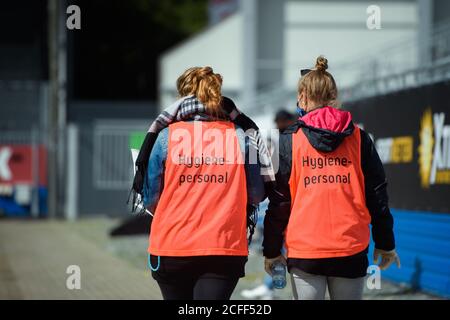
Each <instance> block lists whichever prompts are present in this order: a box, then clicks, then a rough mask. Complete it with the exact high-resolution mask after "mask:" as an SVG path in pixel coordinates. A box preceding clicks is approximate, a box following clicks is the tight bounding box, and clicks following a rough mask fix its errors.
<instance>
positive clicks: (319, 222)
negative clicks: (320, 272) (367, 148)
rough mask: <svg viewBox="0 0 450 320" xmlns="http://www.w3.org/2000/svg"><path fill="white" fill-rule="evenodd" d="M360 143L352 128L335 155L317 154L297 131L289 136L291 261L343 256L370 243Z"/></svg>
mask: <svg viewBox="0 0 450 320" xmlns="http://www.w3.org/2000/svg"><path fill="white" fill-rule="evenodd" d="M360 140H361V137H360V130H359V128H357V127H356V126H355V130H354V131H353V133H352V134H351V135H350V136H348V137H346V138H345V139H344V140H343V142H342V143H341V144H340V145H339V146H338V147H337V148H336V149H335V150H334V151H332V152H321V151H318V150H316V149H315V148H314V147H313V146H312V145H311V144H310V143H309V141H308V138H307V137H306V136H305V134H304V133H303V131H302V130H301V129H300V130H298V132H297V133H295V134H293V136H292V171H291V176H290V180H289V185H290V193H291V201H292V202H291V215H290V219H289V223H288V226H287V229H286V234H285V238H286V249H287V255H288V257H289V258H306V259H308V258H332V257H345V256H350V255H353V254H356V253H358V252H361V251H363V250H364V249H366V248H367V246H368V245H369V239H370V229H369V224H370V220H371V219H370V214H369V211H368V209H367V206H366V202H365V193H364V175H363V172H362V169H361V150H360V149H361V143H360Z"/></svg>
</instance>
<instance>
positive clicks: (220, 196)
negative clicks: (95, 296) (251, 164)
mask: <svg viewBox="0 0 450 320" xmlns="http://www.w3.org/2000/svg"><path fill="white" fill-rule="evenodd" d="M168 142H169V145H168V154H167V160H166V163H165V173H164V189H163V191H162V194H161V197H160V199H159V202H158V205H157V208H156V212H155V216H154V218H153V222H152V226H151V232H150V241H149V242H150V243H149V248H148V252H149V253H151V254H153V255H159V256H206V255H229V256H247V255H248V246H247V218H246V206H247V186H246V177H245V169H244V161H243V155H242V153H241V148H240V146H239V141H238V137H237V135H236V128H235V126H234V124H233V123H231V122H227V121H214V122H211V121H191V122H177V123H174V124H171V125H170V126H169V137H168Z"/></svg>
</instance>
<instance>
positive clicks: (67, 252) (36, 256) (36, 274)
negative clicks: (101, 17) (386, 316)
mask: <svg viewBox="0 0 450 320" xmlns="http://www.w3.org/2000/svg"><path fill="white" fill-rule="evenodd" d="M119 223H120V221H119V220H117V219H107V218H96V219H82V220H79V221H77V222H61V221H31V220H6V219H3V220H0V299H161V295H160V292H159V289H158V286H157V285H156V282H155V281H154V280H153V279H152V277H151V275H150V272H149V270H148V268H147V264H146V263H147V255H146V249H147V241H148V240H147V236H127V237H116V238H111V237H109V236H108V233H109V230H110V229H111V228H112V227H114V226H116V225H117V224H119ZM257 251H258V250H251V254H250V257H249V262H248V264H247V266H246V277H245V278H243V279H241V280H240V281H239V283H238V286H237V288H236V290H235V292H234V294H233V296H232V298H233V299H242V296H241V295H240V292H241V291H242V290H244V289H248V288H253V287H255V286H257V285H259V284H261V283H262V279H263V276H264V272H263V270H262V263H263V259H262V257H261V255H260V254H259V253H258V252H257ZM70 265H77V266H79V267H80V271H81V289H80V290H77V289H74V290H70V289H68V288H67V286H66V281H67V279H68V277H69V276H70V274H67V273H66V271H67V268H68V266H70ZM275 298H276V299H292V295H291V289H290V286H289V281H288V286H287V287H286V288H285V289H283V290H276V291H275ZM365 298H366V299H435V298H436V297H433V296H431V295H428V294H425V293H422V292H411V291H410V290H409V289H408V288H406V287H401V286H398V285H394V284H390V283H388V282H382V286H381V290H370V291H369V290H367V291H366V293H365Z"/></svg>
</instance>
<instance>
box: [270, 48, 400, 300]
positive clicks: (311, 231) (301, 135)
mask: <svg viewBox="0 0 450 320" xmlns="http://www.w3.org/2000/svg"><path fill="white" fill-rule="evenodd" d="M327 68H328V62H327V60H326V59H325V58H324V57H319V58H317V62H316V66H315V69H312V70H302V77H301V78H300V80H299V84H298V113H299V115H300V118H299V119H298V121H297V122H296V123H295V124H294V125H292V126H291V127H290V128H288V129H287V130H285V131H284V132H283V133H282V134H280V141H279V145H280V147H279V148H280V149H279V154H280V158H279V170H278V173H277V175H276V181H277V186H276V190H275V191H274V192H271V193H270V194H269V201H270V202H269V207H268V210H267V212H266V217H265V221H264V242H263V247H264V256H265V257H266V260H265V268H266V270H267V272H269V273H270V272H271V267H272V265H273V264H274V263H275V262H281V263H283V264H287V267H288V270H289V272H290V274H291V280H292V287H293V291H294V297H295V298H296V299H301V300H309V299H324V298H325V291H326V289H327V287H328V291H329V294H330V298H331V299H362V292H363V288H364V277H365V276H366V275H367V267H368V259H367V252H368V246H369V241H370V228H369V224H371V225H372V237H373V240H374V242H375V250H374V257H375V260H376V261H377V260H378V257H379V256H381V263H380V265H379V266H380V268H381V269H386V268H388V267H389V266H390V265H391V263H392V262H394V261H395V262H396V263H397V265H398V266H400V260H399V257H398V255H397V254H396V251H395V241H394V233H393V218H392V215H391V213H390V210H389V207H388V196H387V191H386V186H387V182H386V177H385V173H384V169H383V165H382V163H381V161H380V158H379V156H378V154H377V151H376V150H375V147H374V145H373V142H372V140H371V139H370V137H369V135H368V134H367V133H366V132H364V130H362V129H360V128H359V127H358V126H357V125H356V124H354V123H353V121H352V116H351V114H350V113H349V112H347V111H343V110H339V109H336V108H334V107H333V105H334V104H335V101H336V99H337V88H336V83H335V81H334V79H333V76H332V75H331V74H330V73H328V72H327V71H326V69H327ZM283 240H284V241H285V247H286V251H287V261H286V260H285V257H284V256H283V255H281V249H282V246H283Z"/></svg>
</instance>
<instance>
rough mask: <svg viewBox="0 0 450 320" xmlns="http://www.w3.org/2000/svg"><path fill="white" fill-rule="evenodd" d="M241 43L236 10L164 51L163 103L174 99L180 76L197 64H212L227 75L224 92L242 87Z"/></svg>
mask: <svg viewBox="0 0 450 320" xmlns="http://www.w3.org/2000/svg"><path fill="white" fill-rule="evenodd" d="M242 42H243V39H242V15H241V14H240V13H237V14H234V15H233V16H230V17H229V18H227V19H226V20H224V21H223V22H222V23H220V24H218V25H216V26H214V27H212V28H210V29H207V30H206V31H204V32H202V33H200V34H198V35H197V36H195V37H193V38H191V39H189V40H188V41H185V42H184V43H182V44H181V45H179V46H177V47H175V48H173V49H172V50H171V51H169V52H167V53H165V54H164V55H163V56H162V57H161V60H160V102H161V105H162V106H168V105H169V104H170V103H171V102H173V99H174V97H175V96H176V87H175V83H176V80H177V78H178V77H179V76H180V75H181V74H182V73H183V71H184V70H186V69H187V68H189V67H194V66H211V67H213V69H214V71H215V72H218V73H220V74H221V75H222V76H223V78H224V86H223V89H224V91H228V92H236V91H238V90H240V88H241V87H242V77H241V74H242V71H241V70H242Z"/></svg>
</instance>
